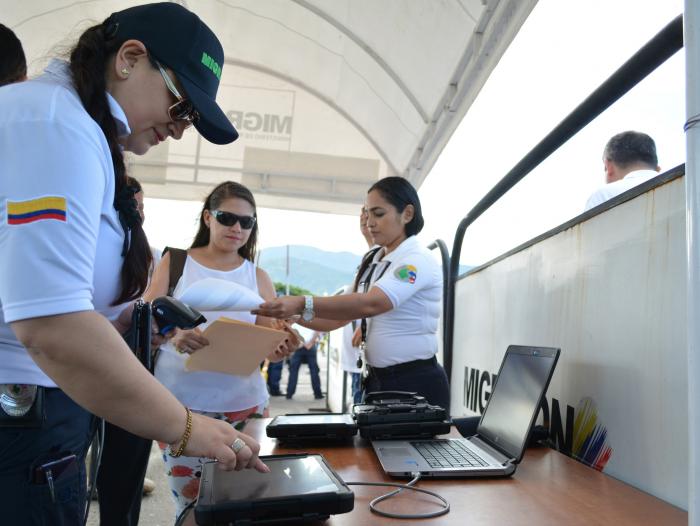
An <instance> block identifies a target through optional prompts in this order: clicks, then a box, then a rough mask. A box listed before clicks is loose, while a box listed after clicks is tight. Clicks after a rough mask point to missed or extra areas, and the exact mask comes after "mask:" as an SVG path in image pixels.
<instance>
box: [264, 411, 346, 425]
mask: <svg viewBox="0 0 700 526" xmlns="http://www.w3.org/2000/svg"><path fill="white" fill-rule="evenodd" d="M354 423H355V421H354V420H353V419H352V417H351V416H350V415H347V414H331V415H324V414H317V415H313V414H312V415H284V416H278V417H275V424H276V425H299V424H309V425H316V424H348V425H353V424H354Z"/></svg>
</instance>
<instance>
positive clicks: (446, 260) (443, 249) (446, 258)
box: [428, 239, 452, 380]
mask: <svg viewBox="0 0 700 526" xmlns="http://www.w3.org/2000/svg"><path fill="white" fill-rule="evenodd" d="M436 248H437V249H439V250H440V259H441V260H442V362H443V366H444V364H445V363H447V361H448V354H449V362H450V364H452V354H451V351H452V348H451V347H450V345H451V344H450V342H451V341H452V334H450V333H449V332H448V329H449V327H450V324H449V323H448V322H447V318H448V312H447V309H448V306H449V295H450V253H449V252H448V251H447V245H446V244H445V242H444V241H443V240H442V239H436V240H435V241H433V242H432V243H430V244H429V245H428V250H434V249H436ZM448 349H449V352H448ZM445 372H446V373H447V378H448V380H449V378H450V371H448V370H447V367H446V366H445Z"/></svg>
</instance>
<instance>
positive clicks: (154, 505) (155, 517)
mask: <svg viewBox="0 0 700 526" xmlns="http://www.w3.org/2000/svg"><path fill="white" fill-rule="evenodd" d="M318 362H319V367H321V383H322V385H324V384H325V378H326V375H325V367H326V360H325V358H321V355H320V353H319V360H318ZM287 374H288V368H287V367H286V366H285V368H284V372H283V375H282V382H281V385H282V390H283V391H284V388H285V386H286V385H287ZM325 407H326V401H325V399H323V400H315V399H314V395H313V391H312V390H311V377H310V375H309V368H308V367H307V366H305V365H302V367H301V369H300V371H299V381H298V384H297V389H296V393H295V394H294V398H293V399H292V400H287V399H286V398H285V397H283V396H276V397H271V398H270V416H276V415H280V414H286V413H305V412H307V411H309V409H317V410H318V409H323V408H325ZM147 477H149V478H150V479H152V480H153V481H155V483H156V489H155V491H154V492H153V493H152V494H151V495H148V496H146V497H144V498H143V501H142V504H141V518H140V520H139V525H140V526H172V525H173V524H174V522H175V505H174V504H173V502H172V500H171V499H170V493H169V491H170V490H169V489H168V482H167V480H166V477H165V465H164V464H163V460H162V459H161V454H160V450H159V449H158V446H157V445H155V444H154V446H153V448H152V449H151V461H150V463H149V465H148V474H147ZM99 521H100V514H99V511H98V509H97V502H96V501H93V502H92V505H91V506H90V516H89V517H88V522H87V524H88V526H98V525H99Z"/></svg>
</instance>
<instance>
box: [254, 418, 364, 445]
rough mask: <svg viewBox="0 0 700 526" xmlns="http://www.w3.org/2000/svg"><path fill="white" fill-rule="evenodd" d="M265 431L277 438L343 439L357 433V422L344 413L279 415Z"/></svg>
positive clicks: (271, 436)
mask: <svg viewBox="0 0 700 526" xmlns="http://www.w3.org/2000/svg"><path fill="white" fill-rule="evenodd" d="M266 432H267V436H269V437H270V438H279V439H299V438H303V439H319V438H323V439H329V438H331V439H344V438H349V437H353V436H355V435H356V434H357V424H356V423H355V421H354V420H353V418H352V416H351V415H349V414H344V413H312V414H299V415H280V416H276V417H275V418H273V419H272V422H270V423H269V424H268V425H267V429H266Z"/></svg>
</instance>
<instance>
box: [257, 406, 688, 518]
mask: <svg viewBox="0 0 700 526" xmlns="http://www.w3.org/2000/svg"><path fill="white" fill-rule="evenodd" d="M268 423H269V419H261V420H253V421H251V422H250V423H249V424H248V425H247V426H246V428H245V432H246V433H248V434H250V435H252V436H253V437H255V438H256V439H257V440H258V441H259V442H260V444H261V451H260V454H261V455H270V454H282V453H299V452H302V451H305V452H309V453H321V454H323V456H324V457H325V458H326V460H327V461H328V462H329V464H330V465H331V466H333V468H334V469H335V471H336V472H337V473H338V474H339V475H340V476H341V477H342V478H343V480H344V481H345V482H352V481H362V482H380V481H387V482H402V479H394V478H392V477H388V476H387V475H385V474H384V471H383V470H382V468H381V466H380V464H379V461H378V460H377V458H376V456H375V454H374V450H373V449H372V446H371V445H370V444H369V442H368V441H365V440H364V439H362V438H360V437H359V436H357V437H355V439H354V441H353V442H348V443H344V444H342V445H332V444H331V445H326V444H323V445H318V444H314V445H308V446H304V447H303V449H299V448H290V447H283V446H284V444H282V446H278V443H277V441H276V440H275V439H272V438H268V437H267V436H266V434H265V426H266V425H267V424H268ZM452 435H453V436H459V433H457V432H456V431H455V430H454V429H453V432H452ZM417 486H418V487H420V488H425V489H429V490H431V491H435V492H437V493H439V494H440V495H442V496H443V497H445V498H446V499H447V500H448V502H449V503H450V506H451V511H450V512H449V513H448V514H447V515H443V516H442V517H437V518H434V519H423V520H420V521H418V520H399V519H389V518H385V517H381V516H379V515H375V514H374V513H372V512H371V511H370V510H369V502H370V501H371V500H372V499H373V498H375V497H377V496H379V495H382V494H383V493H387V492H388V491H390V490H391V488H382V487H367V486H351V489H352V490H353V491H354V492H355V509H354V510H353V511H352V512H350V513H345V514H342V515H335V516H332V517H331V518H330V519H329V520H328V522H327V523H326V524H328V525H329V526H330V525H333V526H335V525H352V526H364V525H379V526H394V525H399V524H400V525H402V526H405V525H407V524H415V523H418V522H420V523H421V524H430V525H436V526H437V525H460V526H477V525H484V524H488V525H521V524H522V525H527V526H532V525H538V526H539V525H549V524H552V525H555V524H556V525H567V526H569V525H578V524H580V525H586V526H590V525H595V524H612V525H615V526H624V525H630V526H632V525H634V526H638V525H643V524H655V525H664V526H670V525H675V524H678V525H681V524H682V525H687V524H688V514H687V513H686V512H685V511H683V510H681V509H679V508H676V507H675V506H672V505H670V504H668V503H666V502H664V501H662V500H660V499H658V498H656V497H652V496H651V495H649V494H647V493H644V492H642V491H640V490H638V489H635V488H633V487H632V486H629V485H628V484H625V483H623V482H620V481H619V480H616V479H613V478H612V477H609V476H607V475H604V474H603V473H600V472H598V471H595V470H593V469H591V468H589V467H587V466H584V465H583V464H581V463H579V462H576V461H575V460H572V459H570V458H568V457H566V456H564V455H562V454H560V453H558V452H556V451H554V450H551V449H547V448H539V449H528V450H527V452H526V453H525V457H524V458H523V461H522V463H521V464H520V466H519V467H518V469H517V471H516V472H515V474H514V475H513V476H512V477H510V478H502V479H451V480H446V479H443V480H434V479H433V480H427V479H425V480H421V481H419V482H418V484H417ZM439 506H440V505H439V504H438V503H437V501H435V499H432V498H431V497H429V496H428V495H424V494H421V493H416V492H410V491H404V492H402V494H400V495H398V496H396V497H392V498H391V499H389V500H388V501H385V502H382V503H381V504H380V507H381V509H383V510H386V511H392V512H395V513H422V512H428V511H436V510H437V509H439Z"/></svg>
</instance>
